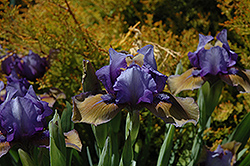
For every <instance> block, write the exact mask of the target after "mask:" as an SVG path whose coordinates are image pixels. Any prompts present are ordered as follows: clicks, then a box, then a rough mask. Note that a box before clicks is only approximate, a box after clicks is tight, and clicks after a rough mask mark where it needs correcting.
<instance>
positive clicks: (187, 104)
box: [145, 93, 199, 127]
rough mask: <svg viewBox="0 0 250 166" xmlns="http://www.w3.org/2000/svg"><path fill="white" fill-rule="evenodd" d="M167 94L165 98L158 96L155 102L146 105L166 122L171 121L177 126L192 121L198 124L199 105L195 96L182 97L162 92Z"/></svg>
mask: <svg viewBox="0 0 250 166" xmlns="http://www.w3.org/2000/svg"><path fill="white" fill-rule="evenodd" d="M161 95H165V96H167V97H165V99H163V100H159V99H162V98H163V97H162V96H161V97H160V98H157V99H156V100H155V102H156V103H155V104H147V105H145V107H146V108H148V109H149V110H150V111H151V112H152V113H154V114H155V115H156V116H157V117H160V118H161V119H162V120H164V122H166V123H171V124H173V125H175V126H176V127H181V126H183V125H184V124H186V123H188V122H191V123H193V124H195V125H196V124H197V122H198V120H199V107H198V105H197V104H196V103H195V101H194V99H193V98H189V97H187V98H180V97H175V96H173V95H171V94H170V93H161Z"/></svg>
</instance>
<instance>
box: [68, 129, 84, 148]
mask: <svg viewBox="0 0 250 166" xmlns="http://www.w3.org/2000/svg"><path fill="white" fill-rule="evenodd" d="M64 136H65V144H66V147H70V148H74V149H76V150H78V151H79V152H81V150H82V143H81V140H80V138H79V134H78V132H77V131H76V130H75V129H73V130H71V131H69V132H67V133H64Z"/></svg>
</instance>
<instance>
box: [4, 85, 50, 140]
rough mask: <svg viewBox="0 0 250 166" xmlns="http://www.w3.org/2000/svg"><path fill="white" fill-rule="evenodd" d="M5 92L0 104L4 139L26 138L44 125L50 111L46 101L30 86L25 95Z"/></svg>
mask: <svg viewBox="0 0 250 166" xmlns="http://www.w3.org/2000/svg"><path fill="white" fill-rule="evenodd" d="M16 92H17V91H15V92H10V93H7V98H6V99H5V101H4V102H3V103H2V104H1V105H0V130H1V133H3V135H4V136H5V137H6V141H8V142H12V141H14V142H15V141H18V140H19V139H23V140H25V139H27V138H30V137H31V136H33V135H34V134H35V133H36V132H39V131H42V130H43V129H44V127H46V120H45V117H47V116H49V115H50V114H51V113H52V110H51V109H50V108H49V106H48V103H46V102H44V101H40V100H39V99H38V97H37V96H36V94H35V92H34V90H33V87H32V86H30V87H29V89H28V91H27V93H26V94H25V96H16V97H14V96H15V94H16Z"/></svg>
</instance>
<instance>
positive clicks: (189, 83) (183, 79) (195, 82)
mask: <svg viewBox="0 0 250 166" xmlns="http://www.w3.org/2000/svg"><path fill="white" fill-rule="evenodd" d="M194 71H195V68H191V69H189V70H187V71H186V72H185V73H183V74H181V75H172V76H169V77H168V80H167V83H168V86H169V89H170V91H171V93H173V94H174V95H176V94H178V93H179V92H181V91H183V90H194V89H198V88H200V87H201V86H202V85H203V83H204V82H205V80H204V79H202V77H200V76H193V74H192V73H193V72H194Z"/></svg>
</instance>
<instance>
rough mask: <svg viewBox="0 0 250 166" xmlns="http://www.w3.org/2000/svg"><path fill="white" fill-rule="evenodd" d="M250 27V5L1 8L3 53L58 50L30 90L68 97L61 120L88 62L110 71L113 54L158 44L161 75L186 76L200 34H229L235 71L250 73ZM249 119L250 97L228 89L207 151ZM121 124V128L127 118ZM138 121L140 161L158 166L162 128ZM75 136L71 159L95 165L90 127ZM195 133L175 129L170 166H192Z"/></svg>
mask: <svg viewBox="0 0 250 166" xmlns="http://www.w3.org/2000/svg"><path fill="white" fill-rule="evenodd" d="M249 20H250V1H248V0H242V1H234V0H217V1H216V0H210V1H203V0H121V1H114V0H86V1H74V0H71V1H69V0H16V1H15V0H11V1H7V0H0V24H1V26H0V45H2V47H3V48H4V49H8V50H14V51H15V52H17V53H18V54H23V55H26V54H27V53H28V51H29V50H32V51H33V52H35V53H38V54H39V55H40V56H47V55H48V54H49V50H50V49H58V50H60V53H59V54H58V55H57V56H54V57H53V60H52V62H51V63H52V66H51V68H50V69H49V70H48V71H47V73H46V74H45V76H44V77H43V78H41V79H39V80H38V81H37V82H36V83H33V86H35V87H36V88H37V90H38V92H40V93H42V92H43V90H44V89H46V88H51V87H56V88H59V89H61V90H63V92H64V93H65V94H66V97H67V98H66V99H65V100H60V101H58V102H57V103H56V105H54V109H58V111H59V114H61V113H62V111H63V110H64V108H65V107H66V101H69V102H71V97H72V96H74V95H76V94H79V93H80V92H81V91H82V88H81V78H82V60H83V59H87V60H90V61H91V62H92V63H93V64H94V65H95V68H96V69H99V68H101V67H102V66H104V65H107V64H108V62H109V56H108V51H107V50H108V49H109V48H110V47H113V48H114V49H116V50H118V51H121V50H126V51H129V49H130V48H134V47H135V45H134V44H135V43H137V44H138V43H140V42H141V43H140V44H141V45H142V46H145V45H147V44H153V45H154V46H155V55H156V60H157V64H158V70H159V71H160V72H162V73H164V74H166V75H172V74H174V73H175V69H176V66H177V64H178V63H179V62H181V63H182V65H183V71H186V70H187V68H189V67H190V63H189V60H188V57H187V53H188V52H190V51H191V52H194V51H195V50H196V47H197V45H198V40H199V37H198V34H199V33H202V34H204V35H212V36H216V34H218V32H219V31H221V30H222V29H224V28H226V29H227V30H228V40H229V45H230V47H231V49H232V50H234V51H235V52H236V53H237V54H238V55H239V61H238V63H237V65H238V66H240V67H241V68H246V69H249V68H250V56H248V55H249V53H250V43H249V42H250V37H249V35H250V21H249ZM0 78H1V80H3V81H5V82H6V78H5V75H4V74H2V73H0ZM166 90H167V87H166ZM196 94H197V91H196V90H195V91H193V92H191V91H190V92H182V93H181V94H180V96H191V97H194V98H196ZM249 111H250V95H249V94H239V93H238V91H237V90H236V89H235V88H233V87H229V86H227V85H225V86H224V89H223V91H222V95H221V97H220V103H219V105H218V106H217V107H216V109H215V111H214V112H213V114H212V118H211V127H210V128H208V129H206V130H205V134H204V138H203V139H204V140H205V141H206V144H207V145H209V146H210V147H212V149H215V148H216V147H217V145H218V144H220V143H221V142H222V140H223V139H224V138H225V137H226V136H228V135H229V134H230V133H232V131H233V129H235V127H236V126H237V124H239V122H240V121H241V120H242V119H243V117H244V116H245V115H246V114H247V113H248V112H249ZM122 116H123V117H124V118H122V121H121V124H124V123H125V122H124V121H125V120H124V119H125V113H124V112H123V113H122ZM140 118H141V127H140V132H139V136H138V139H137V143H136V145H135V147H139V149H138V152H139V151H140V152H142V153H143V154H139V153H138V155H137V156H136V157H137V160H138V163H140V164H139V165H145V164H148V165H156V161H157V157H158V155H159V150H160V147H161V144H162V142H163V139H164V133H165V130H166V129H165V124H164V122H163V121H162V120H160V119H158V118H156V117H155V116H153V115H152V114H151V113H150V112H149V111H147V110H142V111H141V114H140ZM121 126H124V125H121ZM75 128H76V129H77V130H78V132H79V133H80V138H81V141H82V143H83V146H84V148H83V150H82V152H81V153H78V152H74V153H73V158H72V163H73V164H74V165H77V164H78V163H81V162H82V161H83V160H85V159H86V158H87V151H86V147H88V148H89V151H90V152H91V156H92V160H93V163H97V162H98V156H97V154H95V142H94V139H95V138H94V135H93V134H92V130H91V127H90V125H87V124H76V125H75ZM121 130H124V129H121ZM196 131H197V127H195V126H193V125H192V124H186V125H185V126H184V127H183V128H177V129H176V132H175V135H174V140H173V142H174V143H173V144H174V146H173V148H172V154H171V160H170V164H172V165H187V163H188V162H189V160H190V159H189V156H190V149H191V148H192V138H193V135H192V134H194V133H195V132H196ZM121 137H122V136H121ZM141 145H148V146H141ZM249 145H250V142H248V144H247V145H246V147H247V148H248V147H249ZM75 153H78V155H76V154H75ZM248 153H249V152H248V151H247V153H246V155H247V154H248ZM79 156H80V157H79ZM6 158H10V156H9V155H5V156H4V157H2V158H1V159H0V162H1V160H6Z"/></svg>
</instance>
